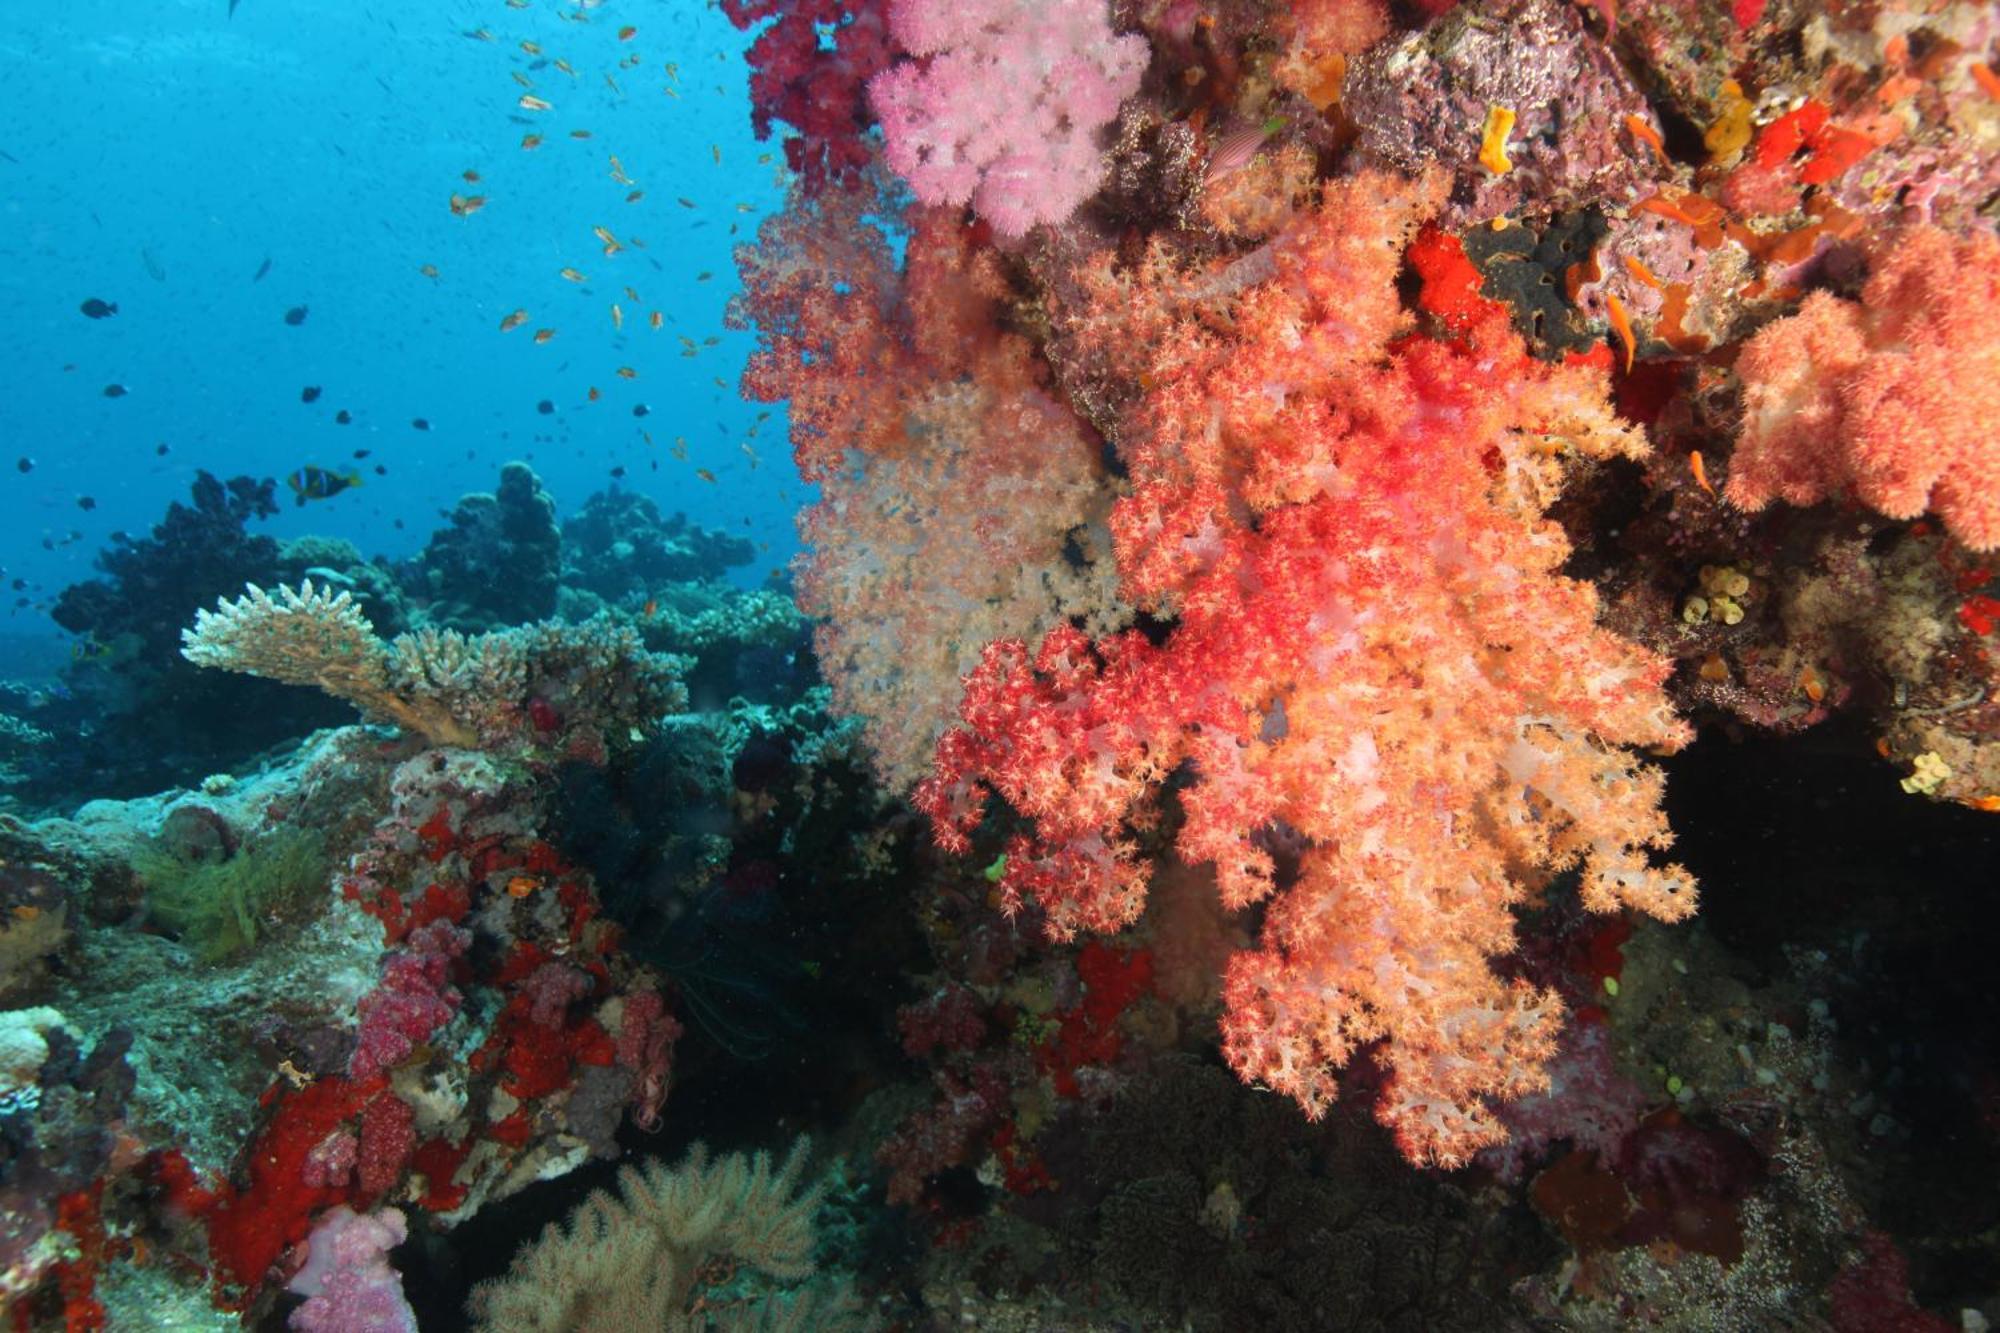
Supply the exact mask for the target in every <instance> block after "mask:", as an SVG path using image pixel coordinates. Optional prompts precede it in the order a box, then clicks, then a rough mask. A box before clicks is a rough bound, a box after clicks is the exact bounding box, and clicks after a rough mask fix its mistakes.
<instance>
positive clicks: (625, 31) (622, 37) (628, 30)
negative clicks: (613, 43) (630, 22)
mask: <svg viewBox="0 0 2000 1333" xmlns="http://www.w3.org/2000/svg"><path fill="white" fill-rule="evenodd" d="M638 35H639V30H638V29H637V28H634V27H629V26H628V27H623V28H620V29H619V30H618V40H619V41H621V42H629V41H631V40H632V39H633V38H634V37H637V36H638Z"/></svg>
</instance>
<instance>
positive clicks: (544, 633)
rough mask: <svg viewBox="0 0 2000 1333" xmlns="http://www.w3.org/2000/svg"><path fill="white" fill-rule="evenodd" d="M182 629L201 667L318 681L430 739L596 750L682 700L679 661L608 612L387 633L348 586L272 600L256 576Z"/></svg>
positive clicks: (286, 593)
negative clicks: (480, 628)
mask: <svg viewBox="0 0 2000 1333" xmlns="http://www.w3.org/2000/svg"><path fill="white" fill-rule="evenodd" d="M182 638H183V640H184V646H183V647H182V649H181V653H182V655H183V656H185V657H186V658H187V659H188V660H189V661H190V662H194V663H196V664H197V665H199V666H212V667H220V668H222V669H223V670H226V671H241V672H246V673H248V674H250V675H253V676H263V677H266V678H267V679H270V680H277V681H283V682H285V683H286V684H291V685H316V686H318V687H319V688H320V689H322V690H325V691H326V692H327V693H328V694H331V695H333V696H334V697H335V698H337V699H345V700H347V701H348V702H349V703H352V704H353V705H354V706H355V707H357V708H359V709H360V710H361V712H362V714H363V715H364V716H365V717H368V718H370V719H371V720H374V721H380V722H390V723H394V724H395V725H397V726H400V727H402V728H403V729H404V730H406V731H410V732H413V733H414V734H416V735H418V736H421V737H423V738H424V739H426V740H428V741H430V742H431V743H432V744H435V745H449V746H456V747H460V748H467V749H470V748H480V747H484V748H497V747H501V746H505V745H508V744H524V743H527V742H529V741H530V740H533V741H535V742H538V743H544V744H549V743H556V742H561V743H562V744H563V745H564V747H565V748H574V747H576V746H583V747H585V748H592V747H601V746H602V744H603V741H604V735H603V733H604V732H605V731H606V730H608V729H610V728H614V727H617V726H619V725H621V724H622V725H623V726H626V727H630V726H635V725H641V724H644V723H647V722H650V721H652V720H654V719H656V718H658V717H659V716H660V715H661V714H663V713H665V712H668V711H671V710H673V709H677V708H679V707H680V706H681V705H682V704H683V703H684V702H685V701H686V695H685V692H684V691H683V690H682V689H681V687H680V681H679V673H680V671H681V669H682V667H683V666H684V665H685V663H684V659H680V658H676V657H671V656H668V655H665V654H659V653H649V652H647V651H646V649H645V646H644V644H643V643H642V642H641V641H640V639H639V636H638V634H637V633H636V632H634V631H633V630H632V629H631V628H630V627H629V626H625V625H619V624H615V623H613V622H612V621H611V620H609V619H607V618H602V617H600V618H599V619H596V620H592V621H588V622H586V623H585V624H582V625H560V624H555V623H553V622H548V623H543V624H539V625H526V626H521V627H518V628H515V629H509V630H501V631H496V632H494V633H489V634H480V635H476V636H470V637H468V636H466V635H463V634H460V633H458V632H457V631H456V630H435V629H428V628H426V629H422V630H418V631H417V632H415V633H412V634H400V635H398V636H396V638H395V639H394V640H393V641H392V642H389V643H384V642H383V641H382V640H381V639H380V638H378V637H377V636H376V634H375V629H374V626H372V625H370V624H369V622H368V618H367V616H365V615H363V614H362V612H361V608H360V607H359V606H357V605H356V604H355V603H354V600H353V598H352V597H351V596H350V595H349V594H348V593H345V592H342V593H339V594H337V595H333V594H329V593H328V592H327V590H326V589H324V588H318V589H316V588H314V587H313V585H312V582H311V580H307V581H306V583H305V584H304V586H303V587H301V588H300V589H298V590H293V589H291V588H288V587H280V588H279V589H278V592H277V595H276V596H275V597H273V596H272V595H271V594H269V593H266V592H265V591H264V590H263V589H262V588H258V587H256V586H254V585H253V586H252V587H250V588H249V590H248V591H246V592H245V593H244V595H243V596H242V597H239V598H238V599H236V600H235V601H233V602H229V601H223V602H220V603H218V606H217V609H216V610H214V611H202V612H200V613H199V614H198V615H197V616H196V618H195V623H194V626H193V627H192V628H191V629H188V630H186V631H184V632H183V634H182Z"/></svg>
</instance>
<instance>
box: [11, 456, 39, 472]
mask: <svg viewBox="0 0 2000 1333" xmlns="http://www.w3.org/2000/svg"><path fill="white" fill-rule="evenodd" d="M14 470H15V471H16V472H33V471H34V470H35V460H34V459H32V458H30V457H28V456H27V455H26V454H22V455H21V456H20V457H19V458H17V459H15V460H14Z"/></svg>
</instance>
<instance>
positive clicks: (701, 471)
mask: <svg viewBox="0 0 2000 1333" xmlns="http://www.w3.org/2000/svg"><path fill="white" fill-rule="evenodd" d="M694 474H695V475H696V476H697V477H700V478H701V479H702V480H703V481H705V482H707V483H708V484H709V485H711V486H713V485H714V484H715V474H714V473H713V472H710V471H709V470H708V469H707V468H705V467H698V468H696V469H695V470H694Z"/></svg>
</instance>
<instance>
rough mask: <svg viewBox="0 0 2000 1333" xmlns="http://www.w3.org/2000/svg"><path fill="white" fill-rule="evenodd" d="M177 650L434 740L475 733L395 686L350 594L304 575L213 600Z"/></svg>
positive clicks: (384, 651) (471, 737)
mask: <svg viewBox="0 0 2000 1333" xmlns="http://www.w3.org/2000/svg"><path fill="white" fill-rule="evenodd" d="M181 639H182V647H181V656H183V657H185V658H187V660H188V661H190V662H193V663H194V664H195V665H196V666H209V667H220V668H221V669H223V670H225V671H240V672H243V673H244V674H246V675H251V676H262V677H264V678H265V679H266V680H276V681H282V682H284V683H285V684H287V685H316V686H318V687H319V688H320V689H322V690H325V691H326V692H327V693H328V694H330V695H332V696H333V697H334V698H336V699H344V700H346V701H347V702H348V703H351V704H353V705H354V706H355V707H356V708H358V709H360V710H361V712H362V715H363V716H365V717H368V718H370V719H371V720H374V721H380V722H391V723H394V724H395V725H397V726H399V727H401V728H403V729H404V730H405V731H410V732H414V733H415V734H417V735H419V736H422V737H424V738H426V739H428V740H430V741H432V742H434V743H436V744H439V745H457V746H471V745H474V744H476V743H477V736H476V734H475V733H474V732H473V731H472V729H471V728H470V727H468V726H466V724H465V723H463V722H461V721H460V720H459V719H457V718H455V717H453V716H452V714H451V711H450V709H449V708H448V707H447V706H446V705H445V704H444V702H443V701H441V700H439V699H435V698H425V697H423V696H420V695H406V694H402V693H399V692H398V691H397V689H396V687H395V686H394V684H393V683H392V682H391V670H390V664H391V656H390V651H389V647H388V645H387V644H385V643H383V642H382V640H381V639H380V638H378V637H377V636H376V634H375V627H374V626H373V625H372V624H370V623H369V621H368V617H367V616H365V615H363V614H362V612H361V608H360V607H359V606H358V605H356V604H355V601H354V598H353V597H352V595H350V594H348V593H346V592H341V593H338V594H329V593H328V592H327V590H326V589H324V588H314V587H313V584H312V580H311V579H307V580H306V581H305V583H304V585H303V586H301V587H300V588H298V589H292V588H289V587H282V586H281V587H280V588H279V589H278V594H277V596H276V597H272V596H271V595H270V594H269V593H267V592H265V591H264V590H263V589H262V588H259V587H258V586H257V585H256V584H254V583H253V584H251V585H250V586H249V588H247V589H246V590H245V592H244V594H243V596H241V597H239V598H237V599H236V600H235V601H233V602H231V601H224V600H219V601H218V602H217V603H216V609H215V610H213V611H200V612H197V613H196V615H195V622H194V625H193V627H192V628H190V629H186V630H183V631H182V632H181Z"/></svg>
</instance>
